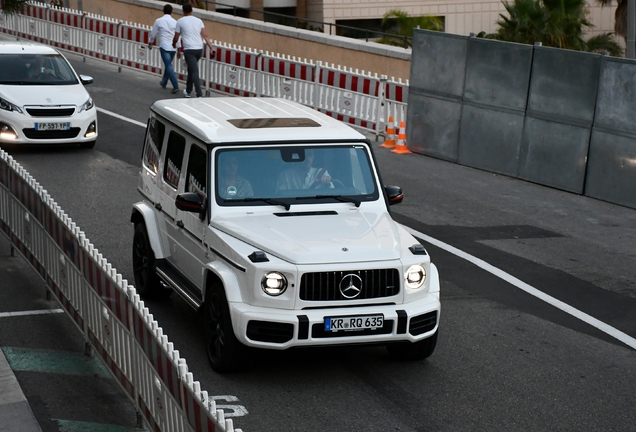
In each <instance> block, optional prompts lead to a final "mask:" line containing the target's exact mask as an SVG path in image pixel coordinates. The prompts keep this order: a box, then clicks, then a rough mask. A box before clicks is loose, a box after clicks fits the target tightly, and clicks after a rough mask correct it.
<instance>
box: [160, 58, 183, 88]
mask: <svg viewBox="0 0 636 432" xmlns="http://www.w3.org/2000/svg"><path fill="white" fill-rule="evenodd" d="M159 52H160V53H161V60H163V64H164V65H165V66H166V67H164V68H163V77H162V78H161V87H165V86H166V85H167V84H168V80H170V82H171V83H172V88H174V89H178V88H179V81H177V76H176V75H175V74H174V69H173V67H172V59H173V58H174V55H175V54H176V51H166V50H165V49H163V48H159Z"/></svg>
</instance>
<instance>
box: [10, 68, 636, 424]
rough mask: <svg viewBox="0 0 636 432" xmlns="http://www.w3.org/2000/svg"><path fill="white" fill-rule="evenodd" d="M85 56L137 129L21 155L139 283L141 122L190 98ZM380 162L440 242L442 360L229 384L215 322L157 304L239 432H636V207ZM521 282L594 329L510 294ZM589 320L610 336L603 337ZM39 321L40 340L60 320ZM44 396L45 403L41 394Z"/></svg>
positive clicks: (285, 367) (94, 91) (278, 355)
mask: <svg viewBox="0 0 636 432" xmlns="http://www.w3.org/2000/svg"><path fill="white" fill-rule="evenodd" d="M68 57H69V59H70V60H71V61H72V63H73V64H74V66H75V68H76V70H77V71H78V72H80V73H85V74H88V75H91V76H93V77H94V78H95V82H94V84H92V85H90V86H88V90H89V92H90V93H91V95H92V96H93V98H94V100H95V102H96V104H97V106H98V107H99V108H100V109H102V110H108V111H109V112H113V113H117V114H118V115H120V116H123V117H124V118H127V119H130V120H132V121H133V122H131V121H127V120H124V119H122V118H119V117H113V116H112V115H109V114H106V113H104V112H103V111H102V112H100V113H99V128H100V129H99V131H100V138H99V140H98V143H97V146H96V147H95V148H94V149H93V150H88V151H87V150H82V149H80V148H76V147H65V148H46V147H31V148H14V149H11V148H10V149H8V150H9V152H10V153H11V154H12V155H13V156H14V157H15V158H16V159H17V161H18V162H19V163H20V164H22V165H23V166H24V167H25V168H26V169H27V170H28V171H29V172H30V173H31V174H32V175H33V176H34V177H35V178H36V179H37V180H38V181H39V182H40V184H42V185H43V187H44V188H45V189H47V190H48V192H49V193H50V194H51V195H52V196H53V197H54V199H55V200H56V201H57V202H58V204H60V206H61V207H62V208H63V209H65V211H66V212H67V213H68V214H69V215H70V217H71V218H72V219H73V220H74V221H75V222H77V223H78V224H79V226H80V227H82V229H83V231H84V232H85V233H86V234H87V236H88V238H89V239H91V241H92V242H93V243H94V244H95V246H96V247H97V248H98V249H99V251H100V252H101V253H103V254H104V256H105V257H106V258H107V259H108V260H109V261H110V262H111V263H112V264H113V266H114V267H115V268H117V270H118V271H119V272H120V273H121V274H122V275H123V277H124V278H126V279H128V280H129V281H132V280H133V277H132V267H131V258H130V255H131V240H132V226H131V224H130V223H129V217H130V210H131V205H132V203H134V202H136V201H138V200H139V195H138V193H137V191H136V186H137V173H138V166H139V160H140V154H141V148H142V141H143V127H141V126H140V125H139V124H140V123H141V124H145V122H146V116H147V114H148V106H149V105H150V103H152V102H153V101H154V100H157V99H162V98H170V97H177V96H173V95H170V93H169V91H166V90H162V89H161V88H160V87H159V77H156V76H153V75H149V74H146V73H142V72H138V71H133V70H128V69H124V70H123V71H122V72H121V73H120V72H118V70H117V67H116V66H113V65H110V64H106V63H101V62H97V61H94V60H91V59H87V60H86V62H82V60H81V58H80V57H78V56H76V55H69V56H68ZM407 139H408V137H407ZM377 144H379V143H377ZM376 156H377V159H378V163H379V165H380V170H381V173H382V176H383V180H384V182H385V184H397V185H400V186H402V187H403V189H404V191H405V193H406V199H405V200H404V202H403V203H402V204H400V205H398V206H394V207H393V208H392V209H393V215H394V218H395V219H396V220H397V221H399V222H401V223H403V224H404V225H406V226H407V227H409V228H411V229H413V230H416V231H417V232H420V233H422V234H424V235H426V236H430V237H431V238H433V239H435V240H436V241H435V242H434V244H433V243H431V242H429V241H424V240H423V244H424V245H425V246H426V247H427V250H428V251H429V253H430V255H431V257H432V260H433V262H435V263H436V264H437V266H438V267H439V271H440V277H441V281H442V294H441V298H442V315H441V324H440V339H439V342H438V345H437V350H436V351H435V353H434V354H433V356H432V357H431V358H429V359H428V360H426V361H423V362H417V363H400V362H392V361H390V360H389V358H388V356H387V354H386V352H385V350H384V349H383V348H381V347H359V348H353V347H347V348H327V349H305V350H298V351H289V352H267V351H263V352H259V353H258V356H259V359H258V360H259V361H258V362H257V364H256V365H255V367H254V368H252V369H251V370H249V371H247V372H244V373H240V374H233V375H223V376H221V375H217V374H216V373H214V372H213V371H212V370H211V368H210V367H209V365H208V363H207V360H206V357H205V353H204V349H203V343H202V341H203V335H202V332H201V323H200V321H199V318H198V317H197V316H196V315H195V314H192V312H191V310H190V309H189V307H188V306H187V305H186V304H185V302H183V301H181V300H180V299H179V298H178V296H176V295H173V296H171V297H170V299H168V300H167V301H163V302H154V303H150V308H151V311H152V313H153V314H154V317H155V319H157V320H158V321H159V323H160V324H161V326H162V327H163V328H164V332H165V333H166V334H167V335H168V338H169V340H170V341H171V342H174V344H175V346H176V348H178V349H179V351H180V353H181V355H182V356H184V357H185V358H186V359H187V361H188V365H189V368H190V371H192V372H193V373H194V376H195V379H197V380H199V381H200V382H201V385H202V388H203V389H205V390H207V391H208V392H209V393H210V394H212V395H218V396H219V399H220V400H225V401H226V404H227V405H228V411H230V412H232V413H233V414H234V415H235V417H234V424H235V427H240V428H242V429H243V430H244V431H245V432H255V431H282V432H284V431H344V430H346V431H365V432H366V431H483V430H493V431H494V430H505V431H546V430H561V431H599V430H612V431H633V430H635V426H634V425H636V408H635V406H634V400H635V399H634V389H635V388H636V351H634V349H632V348H629V347H628V346H626V345H625V344H624V343H622V342H620V341H619V340H618V339H617V338H616V334H623V335H626V337H627V338H628V341H634V342H635V343H636V339H634V338H636V314H635V313H634V311H635V310H636V266H635V265H634V262H636V260H635V258H636V246H635V244H636V210H633V209H628V208H624V207H620V206H616V205H613V204H609V203H605V202H601V201H598V200H594V199H590V198H587V197H582V196H577V195H573V194H570V193H566V192H561V191H558V190H554V189H550V188H546V187H543V186H539V185H535V184H531V183H527V182H523V181H520V180H516V179H512V178H508V177H504V176H499V175H495V174H492V173H488V172H484V171H479V170H475V169H471V168H467V167H462V166H459V165H455V164H451V163H448V162H444V161H441V160H437V159H433V158H429V157H425V156H422V155H416V154H412V155H396V154H393V153H391V152H390V151H388V150H386V149H382V148H380V147H379V145H378V147H377V148H376ZM449 246H452V247H454V248H457V249H458V250H460V251H462V252H463V253H465V254H468V255H470V256H472V257H475V258H477V259H480V260H483V261H484V262H486V263H488V264H490V265H492V266H494V268H495V269H496V270H492V269H491V271H486V270H484V269H483V268H482V267H479V266H478V265H476V264H475V262H476V261H474V260H473V262H470V261H468V260H466V259H465V258H466V257H460V256H458V255H457V251H454V250H452V249H451V248H449ZM4 259H5V255H2V256H0V262H1V261H2V260H4ZM477 262H478V261H477ZM3 272H4V270H3V268H2V267H0V274H2V273H3ZM505 274H509V275H512V276H514V277H516V278H518V279H519V280H521V281H523V282H524V283H526V284H528V286H530V287H532V288H534V289H536V290H538V291H539V292H540V293H544V294H546V295H548V296H550V298H554V299H557V300H559V301H561V302H563V304H565V305H566V306H568V307H571V308H574V309H575V312H573V313H575V315H577V316H573V315H572V314H571V313H566V312H564V311H563V307H561V308H558V307H555V306H553V305H550V304H548V303H546V301H544V300H542V299H540V298H538V297H537V295H536V294H535V295H533V294H529V293H528V292H527V290H526V291H524V290H522V289H520V288H519V287H518V286H515V285H513V284H511V283H509V282H507V281H505V280H504V279H502V275H503V276H505ZM131 283H132V282H131ZM524 287H525V286H524ZM19 293H20V292H18V293H17V294H16V295H19ZM24 295H29V294H26V291H25V293H24ZM588 316H589V317H593V318H595V319H598V320H600V321H601V322H602V323H605V324H607V325H608V326H610V327H611V329H610V330H609V331H608V330H607V329H605V331H601V330H599V329H598V328H596V327H594V326H592V325H590V324H589V321H590V319H589V318H588ZM29 323H30V324H29V325H30V326H31V328H32V333H35V334H37V333H38V329H39V328H40V326H42V325H45V324H43V323H42V322H40V321H38V320H35V319H33V320H32V321H29ZM612 329H615V332H614V333H613V330H612ZM619 332H620V333H619ZM17 339H18V341H16V342H15V343H19V339H20V338H17ZM80 340H81V339H80ZM3 344H4V341H3V333H2V332H0V345H3ZM18 380H19V381H20V383H21V384H22V383H23V379H21V376H20V374H18ZM25 385H28V383H27V382H26V381H25ZM29 389H30V390H29V392H28V393H27V399H29V401H31V400H32V399H33V398H34V397H36V396H37V395H34V391H35V390H34V389H37V386H36V387H33V386H30V387H29ZM86 403H87V404H91V403H93V402H91V401H88V400H87V402H86ZM219 403H221V402H219ZM92 408H93V409H95V410H97V409H99V408H98V407H95V406H93V407H92ZM88 411H89V412H90V409H88Z"/></svg>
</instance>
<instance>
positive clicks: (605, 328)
mask: <svg viewBox="0 0 636 432" xmlns="http://www.w3.org/2000/svg"><path fill="white" fill-rule="evenodd" d="M97 109H98V111H102V112H104V113H105V114H108V115H112V116H113V117H117V118H119V119H122V120H125V121H128V122H130V123H133V124H136V125H138V126H142V127H146V125H145V124H144V123H141V122H138V121H135V120H131V119H129V118H126V117H124V116H120V115H119V114H116V113H114V112H111V111H107V110H104V109H101V108H97ZM404 228H406V230H407V231H408V232H410V233H411V234H413V235H414V236H415V237H418V238H421V239H422V240H424V241H426V242H428V243H430V244H432V245H435V246H437V247H438V248H440V249H444V250H445V251H447V252H450V253H452V254H453V255H456V256H458V257H459V258H462V259H465V260H466V261H468V262H471V263H473V264H475V265H476V266H477V267H479V268H481V269H484V270H486V271H487V272H488V273H491V274H493V275H495V276H497V277H498V278H500V279H503V280H505V281H506V282H508V283H509V284H511V285H513V286H515V287H517V288H519V289H520V290H523V291H525V292H527V293H528V294H530V295H532V296H535V297H536V298H538V299H539V300H543V301H544V302H546V303H548V304H550V305H552V306H554V307H555V308H557V309H560V310H562V311H563V312H565V313H567V314H570V315H572V316H573V317H575V318H578V319H580V320H581V321H583V322H585V323H587V324H589V325H591V326H592V327H596V328H597V329H599V330H600V331H602V332H603V333H605V334H607V335H609V336H611V337H613V338H615V339H618V340H619V341H621V342H623V343H624V344H625V345H627V346H629V347H631V348H633V349H636V339H635V338H633V337H631V336H630V335H628V334H626V333H623V332H622V331H620V330H618V329H616V328H614V327H612V326H611V325H609V324H606V323H604V322H603V321H600V320H598V319H596V318H594V317H593V316H591V315H588V314H586V313H585V312H581V311H580V310H578V309H576V308H574V307H572V306H570V305H569V304H567V303H564V302H562V301H561V300H558V299H555V298H554V297H552V296H550V295H548V294H546V293H544V292H542V291H539V290H538V289H536V288H535V287H533V286H531V285H528V284H527V283H525V282H523V281H521V280H519V279H517V278H516V277H514V276H513V275H511V274H509V273H506V272H505V271H503V270H501V269H498V268H497V267H495V266H493V265H491V264H488V263H487V262H486V261H484V260H481V259H479V258H477V257H475V256H472V255H470V254H468V253H466V252H464V251H462V250H460V249H457V248H456V247H453V246H451V245H449V244H446V243H444V242H442V241H440V240H437V239H434V238H433V237H430V236H427V235H426V234H423V233H421V232H419V231H416V230H414V229H412V228H409V227H407V226H404ZM1 316H2V315H0V317H1Z"/></svg>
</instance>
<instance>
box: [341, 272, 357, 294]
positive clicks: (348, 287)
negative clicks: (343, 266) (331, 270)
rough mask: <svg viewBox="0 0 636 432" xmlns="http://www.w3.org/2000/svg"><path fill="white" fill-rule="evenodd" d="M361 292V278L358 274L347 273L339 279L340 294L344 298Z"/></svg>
mask: <svg viewBox="0 0 636 432" xmlns="http://www.w3.org/2000/svg"><path fill="white" fill-rule="evenodd" d="M361 292H362V279H361V278H360V276H358V275H356V274H353V273H349V274H348V275H345V276H343V278H342V279H341V280H340V294H342V296H343V297H344V298H348V299H353V298H356V297H358V296H359V295H360V293H361Z"/></svg>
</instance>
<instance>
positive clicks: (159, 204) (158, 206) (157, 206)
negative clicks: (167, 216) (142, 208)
mask: <svg viewBox="0 0 636 432" xmlns="http://www.w3.org/2000/svg"><path fill="white" fill-rule="evenodd" d="M155 208H156V209H157V210H159V211H161V203H156V204H155Z"/></svg>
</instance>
